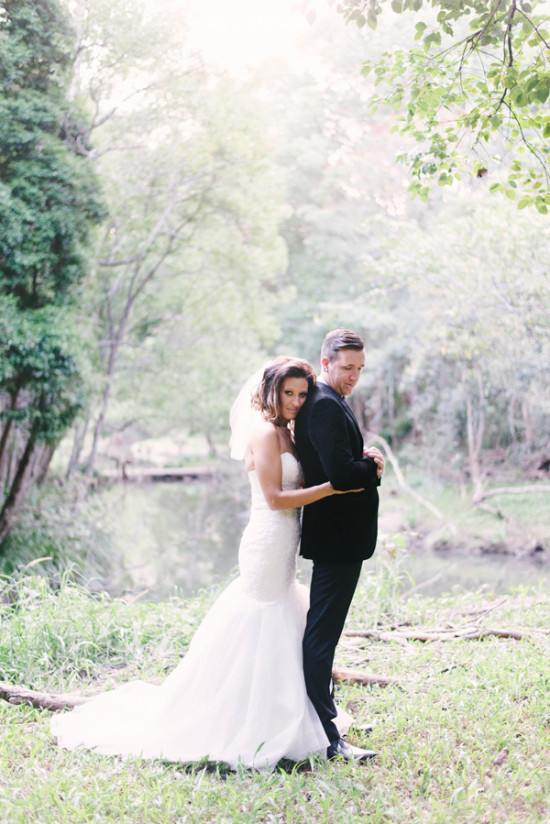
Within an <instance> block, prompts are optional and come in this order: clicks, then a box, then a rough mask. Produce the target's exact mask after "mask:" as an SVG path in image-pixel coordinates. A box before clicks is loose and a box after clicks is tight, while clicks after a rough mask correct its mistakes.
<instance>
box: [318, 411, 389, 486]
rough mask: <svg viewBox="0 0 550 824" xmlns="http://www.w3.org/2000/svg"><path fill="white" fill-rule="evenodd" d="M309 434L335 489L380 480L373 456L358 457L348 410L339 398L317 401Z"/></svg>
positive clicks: (376, 483)
mask: <svg viewBox="0 0 550 824" xmlns="http://www.w3.org/2000/svg"><path fill="white" fill-rule="evenodd" d="M309 437H310V439H311V443H312V444H313V446H314V447H315V449H316V450H317V453H318V455H319V458H320V460H321V464H322V466H323V469H324V471H325V473H326V476H327V478H328V479H329V481H330V482H331V484H332V485H333V487H334V488H335V489H340V490H347V489H362V488H363V487H367V486H373V485H374V486H377V485H378V484H379V481H380V479H379V478H378V475H377V469H378V467H377V465H376V463H375V461H374V460H373V458H360V459H359V460H357V459H355V458H354V456H353V450H352V445H351V442H350V438H349V429H348V422H347V418H346V413H345V412H344V410H343V409H342V408H341V407H340V405H339V404H338V403H337V402H336V401H334V400H332V399H331V398H323V399H321V400H319V401H318V402H317V403H316V404H315V406H314V407H313V409H312V410H311V418H310V422H309Z"/></svg>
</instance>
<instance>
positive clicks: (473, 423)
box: [465, 369, 485, 503]
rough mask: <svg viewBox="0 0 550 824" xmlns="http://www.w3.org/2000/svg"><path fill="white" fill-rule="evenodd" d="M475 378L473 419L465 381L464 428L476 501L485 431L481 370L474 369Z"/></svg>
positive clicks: (481, 476) (480, 481) (469, 395)
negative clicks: (475, 406)
mask: <svg viewBox="0 0 550 824" xmlns="http://www.w3.org/2000/svg"><path fill="white" fill-rule="evenodd" d="M476 379H477V385H478V391H479V407H478V414H477V420H475V413H474V408H473V407H474V404H473V401H472V396H471V394H470V390H469V387H468V385H467V383H466V382H465V383H466V429H467V435H468V467H469V470H470V478H471V480H472V485H473V502H474V503H477V502H478V501H479V500H481V497H482V496H483V471H482V466H481V447H482V445H483V433H484V431H485V415H484V412H483V401H484V395H483V380H482V377H481V372H480V371H479V369H476Z"/></svg>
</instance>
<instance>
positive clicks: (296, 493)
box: [51, 357, 337, 769]
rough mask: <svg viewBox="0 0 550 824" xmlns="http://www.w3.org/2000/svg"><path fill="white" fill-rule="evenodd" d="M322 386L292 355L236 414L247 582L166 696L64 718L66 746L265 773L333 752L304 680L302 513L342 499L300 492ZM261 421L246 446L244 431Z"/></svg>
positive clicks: (327, 488) (238, 586) (138, 687)
mask: <svg viewBox="0 0 550 824" xmlns="http://www.w3.org/2000/svg"><path fill="white" fill-rule="evenodd" d="M314 383H315V373H314V372H313V369H312V367H311V366H310V364H309V363H307V362H306V361H302V360H297V359H294V358H288V357H281V358H276V359H275V360H274V361H273V362H272V363H271V364H270V365H268V366H267V368H266V369H265V370H264V372H263V375H262V377H261V381H260V383H259V386H257V388H256V390H255V392H254V394H253V396H252V398H251V396H250V392H248V397H246V400H245V403H244V404H243V402H242V397H243V393H241V395H240V396H239V397H240V398H241V400H240V401H239V399H237V402H236V406H237V409H236V413H235V407H234V410H232V417H233V419H234V420H233V450H232V454H233V455H235V451H237V452H238V453H239V452H240V457H244V462H245V467H246V470H247V472H248V478H249V481H250V486H251V494H252V502H251V514H250V520H249V522H248V525H247V526H246V528H245V530H244V533H243V536H242V539H241V544H240V547H239V571H240V575H239V577H238V578H237V579H236V580H235V581H233V582H232V583H231V584H229V586H228V587H227V588H226V589H225V590H224V592H223V593H222V594H221V596H220V597H219V598H218V600H217V601H216V602H215V604H214V606H213V607H212V609H211V610H210V612H209V613H208V614H207V615H206V617H205V619H204V621H203V622H202V624H201V625H200V627H199V629H198V630H197V632H196V634H195V636H194V638H193V640H192V642H191V645H190V647H189V650H188V652H187V654H186V655H185V657H184V659H183V660H182V661H181V663H180V664H179V665H178V666H177V667H176V669H175V670H174V671H173V672H172V673H171V674H170V675H169V676H168V677H167V678H166V680H165V681H164V682H163V683H162V684H161V685H160V686H156V685H152V684H148V683H146V682H143V681H133V682H131V683H128V684H125V685H123V686H121V687H119V688H117V689H115V690H112V691H109V692H105V693H103V694H100V695H98V696H96V697H94V698H92V699H91V700H90V701H88V702H86V703H85V704H83V705H81V706H79V707H77V708H76V709H75V710H73V711H72V712H69V713H65V714H62V715H56V716H54V718H53V720H52V722H51V723H52V730H53V732H54V734H55V735H56V737H57V742H58V744H59V745H60V746H61V747H65V748H68V749H74V748H76V747H78V746H80V745H83V746H85V747H90V748H94V749H95V750H96V751H97V752H100V753H105V754H121V755H137V756H142V757H144V758H159V759H163V760H167V761H182V762H190V761H198V760H202V759H205V758H207V759H208V760H209V761H221V762H225V763H227V764H229V765H230V766H232V767H236V766H238V765H239V764H242V765H244V766H246V767H254V768H256V769H272V768H273V767H274V766H275V765H276V764H277V762H278V761H279V760H280V759H281V758H288V759H290V760H293V761H300V760H303V759H305V758H306V757H307V756H308V755H310V754H311V753H315V752H317V753H319V754H321V755H323V756H324V755H325V754H326V750H327V746H328V743H329V742H328V739H327V737H326V734H325V732H324V730H323V727H322V725H321V722H320V721H319V718H318V716H317V714H316V712H315V710H314V709H313V706H312V704H311V702H310V700H309V698H308V697H307V694H306V689H305V684H304V677H303V672H302V635H303V630H304V626H305V617H306V612H307V605H308V593H307V590H306V588H305V587H304V586H303V585H301V584H298V583H297V582H296V555H297V547H298V543H299V538H300V522H299V517H300V509H299V508H300V507H302V506H306V505H307V504H310V503H313V502H314V501H318V500H320V499H321V498H324V497H326V496H328V495H334V494H337V493H336V491H335V490H334V489H333V488H332V486H331V484H330V483H323V484H320V485H319V486H315V487H310V488H308V489H302V488H300V484H301V482H302V477H301V470H300V465H299V464H298V461H297V459H296V453H295V448H294V441H293V435H292V424H293V421H294V419H295V417H296V415H297V414H298V412H299V410H300V408H301V407H302V405H303V404H304V402H305V400H306V397H307V394H308V391H309V390H310V389H311V388H312V386H313V385H314ZM243 392H244V395H245V396H246V395H247V391H246V389H243ZM251 406H252V408H253V409H254V410H256V413H255V414H254V412H253V411H252V410H251ZM254 417H256V418H257V420H256V421H255V423H254V426H253V427H252V429H251V430H249V431H248V432H247V435H248V439H247V441H246V443H245V441H244V439H242V435H241V436H239V437H241V440H242V444H241V445H240V447H239V445H238V444H235V440H236V439H238V438H237V431H238V429H239V427H240V429H241V432H242V430H243V429H244V430H247V429H248V427H249V426H250V422H251V421H252V420H253V419H254Z"/></svg>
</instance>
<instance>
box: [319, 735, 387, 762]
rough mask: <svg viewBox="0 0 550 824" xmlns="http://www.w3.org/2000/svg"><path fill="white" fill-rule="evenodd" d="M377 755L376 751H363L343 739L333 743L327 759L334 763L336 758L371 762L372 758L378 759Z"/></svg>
mask: <svg viewBox="0 0 550 824" xmlns="http://www.w3.org/2000/svg"><path fill="white" fill-rule="evenodd" d="M376 755H377V753H375V752H374V750H362V749H360V747H354V746H353V745H352V744H348V743H347V742H346V741H344V740H343V739H342V738H339V739H338V740H337V741H333V742H332V744H330V745H329V746H328V747H327V758H328V759H329V761H333V760H334V759H335V758H344V759H345V760H346V761H358V762H361V761H369V760H370V759H371V758H376Z"/></svg>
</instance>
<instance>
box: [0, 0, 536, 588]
mask: <svg viewBox="0 0 550 824" xmlns="http://www.w3.org/2000/svg"><path fill="white" fill-rule="evenodd" d="M547 7H548V4H547V3H534V2H533V3H527V2H502V0H501V2H492V3H486V2H483V3H482V2H476V1H475V0H461V1H460V2H459V0H445V1H444V0H433V2H425V3H422V0H410V2H409V0H404V2H401V0H393V2H391V3H389V2H384V1H383V0H382V1H381V2H376V0H369V1H368V2H363V3H361V2H356V0H346V2H344V3H342V4H341V6H340V7H338V8H337V7H335V6H331V5H330V4H328V5H327V6H325V5H324V4H323V5H321V4H319V5H314V4H312V3H307V2H303V3H301V4H300V5H299V6H298V7H297V9H296V12H295V13H296V14H301V15H304V16H305V17H306V18H307V20H308V21H309V24H310V25H309V26H308V27H307V30H304V33H303V35H302V42H301V43H300V49H301V58H302V59H301V62H300V64H297V63H292V62H291V61H286V60H284V59H283V58H277V57H270V58H269V59H266V60H265V61H263V62H258V63H257V64H255V65H254V66H253V67H251V68H250V70H249V71H247V72H246V73H243V72H232V71H230V70H227V69H225V70H224V69H222V68H220V67H219V66H217V65H215V64H213V63H210V62H208V60H207V58H206V57H205V56H204V55H201V54H200V53H199V52H198V51H197V50H196V48H195V46H194V45H193V39H192V36H191V35H192V31H193V11H192V7H191V6H187V4H186V3H185V2H176V1H175V0H158V2H156V3H155V4H148V3H146V2H141V0H120V2H117V3H116V4H113V3H111V2H107V1H106V0H41V2H34V1H33V0H16V2H13V1H12V0H2V2H1V3H0V46H1V48H0V79H1V84H0V215H1V227H0V563H2V564H3V568H4V570H5V571H7V572H11V571H13V569H15V568H17V567H18V565H20V564H21V563H29V562H32V561H33V560H36V559H39V558H40V557H43V556H48V558H49V560H50V563H51V565H52V567H53V568H55V569H57V570H58V571H59V570H63V569H64V568H66V567H67V566H68V565H71V564H77V565H78V563H79V559H82V558H83V557H86V556H88V555H89V553H90V552H91V551H93V547H94V546H96V545H97V542H98V534H97V530H95V529H94V524H95V523H96V521H97V508H98V507H99V508H100V507H101V502H100V499H99V498H98V497H97V494H96V490H97V487H98V484H99V479H100V477H101V473H102V471H103V470H105V468H107V467H113V466H116V467H118V468H119V469H120V471H121V472H122V471H123V470H124V469H125V467H128V466H130V465H132V464H133V465H137V464H142V465H146V464H147V463H149V464H154V463H155V462H157V463H158V461H159V460H160V461H161V462H162V461H164V463H166V461H167V459H166V454H165V453H163V456H162V457H161V458H159V454H160V451H159V450H160V447H159V444H163V445H164V446H166V444H167V443H168V444H171V445H172V449H171V451H170V450H169V452H170V457H169V461H170V462H172V463H180V464H183V465H185V464H189V463H194V464H196V463H197V462H199V463H201V464H205V465H208V464H209V463H211V462H213V461H218V462H219V461H222V462H223V460H224V459H225V458H226V457H227V446H226V444H227V440H228V412H229V408H230V405H231V402H232V400H233V398H234V397H235V395H236V393H237V391H238V388H239V387H240V385H241V383H242V382H243V381H244V380H245V379H246V377H248V376H249V375H250V374H251V372H253V371H254V370H255V369H257V368H258V367H259V366H260V365H261V364H262V363H263V362H265V360H266V359H267V358H269V357H270V356H272V355H274V354H282V353H288V354H294V355H298V356H301V357H305V358H308V359H310V360H311V361H312V362H313V363H314V364H315V365H316V366H317V365H318V350H319V346H320V342H321V340H322V338H323V336H324V334H325V332H326V331H327V330H328V329H330V328H334V327H336V326H347V327H350V328H353V329H355V330H356V331H357V332H359V333H360V334H361V335H362V336H363V337H364V339H365V342H366V351H367V365H366V369H365V374H364V376H363V378H362V380H361V383H360V386H359V387H358V389H357V390H356V392H355V393H354V396H353V398H352V401H351V402H352V405H353V408H354V410H355V412H356V414H357V416H358V418H359V420H360V422H361V424H362V426H363V428H364V430H365V432H366V433H370V435H369V437H371V438H374V437H375V436H378V437H379V441H378V443H379V444H380V443H381V444H383V445H384V447H385V448H386V449H387V450H390V452H391V456H392V458H393V461H392V462H391V463H392V466H393V470H394V472H395V477H396V478H397V480H398V481H399V483H400V485H401V488H404V487H403V485H404V484H405V485H406V484H407V483H408V484H409V487H406V488H410V487H412V488H413V492H414V490H415V489H416V490H417V492H416V494H417V495H418V494H420V493H419V492H418V489H420V492H422V496H421V497H422V501H423V503H422V505H423V507H424V508H423V512H425V513H426V514H427V513H430V514H427V517H432V516H433V517H436V518H439V519H440V521H441V519H442V520H443V521H445V513H442V512H441V507H440V503H439V502H436V503H438V505H437V506H436V505H435V504H431V503H430V501H428V506H427V507H426V506H424V502H425V500H426V496H425V494H424V492H425V490H424V492H423V490H422V489H421V487H422V485H423V484H426V483H429V484H430V485H431V486H430V494H433V495H435V497H436V498H437V496H441V495H443V496H446V498H447V506H448V508H449V509H450V510H455V509H456V507H457V506H458V505H460V506H461V507H465V508H467V509H470V510H472V511H475V512H477V513H479V512H481V511H482V510H481V508H482V507H484V510H483V513H484V517H486V518H489V519H492V521H491V523H494V528H495V530H501V525H502V521H504V522H505V523H508V524H510V523H511V524H513V525H514V526H515V528H514V530H512V531H513V532H514V541H513V542H512V543H513V546H511V547H510V546H508V550H510V551H512V552H516V553H517V552H519V553H538V557H540V558H542V557H545V553H547V552H549V551H550V523H549V521H550V518H549V517H548V512H549V507H548V501H549V498H548V488H549V484H548V473H549V471H550V325H549V321H550V300H549V296H550V283H549V278H548V261H549V260H550V233H549V226H548V206H549V205H550V189H549V186H548V165H547V158H548V137H549V136H550V112H549V110H548V96H549V93H550V70H549V66H548V54H549V51H548V48H549V46H548V44H549V42H550V37H549V35H548V31H547V29H548V28H549V27H550V26H549V25H548V24H547V18H546V15H547V13H548V8H547ZM346 20H347V24H346ZM211 25H212V27H213V28H215V27H216V25H217V21H216V17H215V15H213V17H212V21H211ZM380 438H381V439H382V440H380ZM404 476H406V477H404ZM503 488H504V490H505V491H504V492H502V493H499V494H498V495H496V494H495V490H496V489H503ZM518 488H520V489H518ZM523 489H525V491H524V492H521V490H523ZM434 490H437V491H434ZM510 490H512V491H510ZM427 497H428V498H429V497H430V495H428V496H427ZM488 498H492V500H491V501H490V502H489V503H488ZM457 502H459V504H458V503H457ZM430 506H431V509H430ZM472 508H473V509H472ZM487 523H489V522H487ZM488 529H489V531H490V529H491V527H490V526H489V527H488ZM447 540H450V541H451V543H452V542H455V543H456V542H457V541H459V538H457V537H456V531H455V532H454V533H449V534H447V538H445V541H447ZM489 543H490V541H489ZM504 543H505V542H504ZM504 548H505V549H506V547H504ZM50 568H51V567H50Z"/></svg>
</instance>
